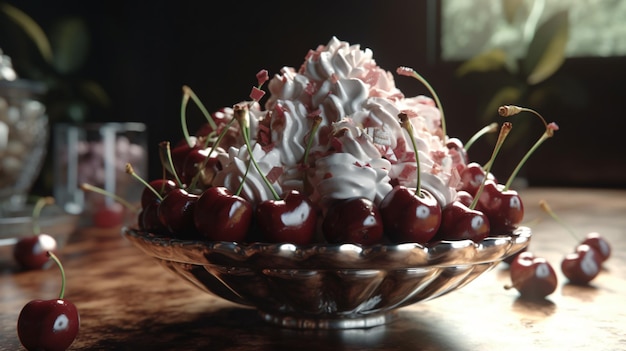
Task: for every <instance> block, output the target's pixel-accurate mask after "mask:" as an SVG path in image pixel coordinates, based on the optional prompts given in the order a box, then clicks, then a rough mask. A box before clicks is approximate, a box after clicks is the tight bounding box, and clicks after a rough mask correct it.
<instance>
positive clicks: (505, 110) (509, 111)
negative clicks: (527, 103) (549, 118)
mask: <svg viewBox="0 0 626 351" xmlns="http://www.w3.org/2000/svg"><path fill="white" fill-rule="evenodd" d="M520 112H530V113H532V114H534V115H535V116H537V117H538V118H539V119H540V120H541V122H542V123H543V125H544V126H545V128H546V130H545V132H544V133H543V134H542V135H541V137H540V138H539V139H538V140H537V141H536V142H535V144H534V145H533V146H532V147H531V148H530V150H528V152H526V154H525V155H524V157H522V159H521V160H520V162H519V163H518V164H517V166H516V167H515V169H514V170H513V172H512V173H511V175H510V176H509V179H508V180H507V181H506V183H505V185H504V189H503V190H505V191H506V190H508V189H509V188H510V187H511V184H512V183H513V180H515V177H517V174H518V173H519V171H520V170H521V169H522V167H523V166H524V164H525V163H526V161H528V158H529V157H530V155H532V154H533V153H534V152H535V150H537V148H539V146H540V145H541V144H543V142H544V141H546V140H547V139H548V138H551V137H552V136H553V135H554V131H556V130H558V129H559V128H558V126H557V125H556V124H555V123H549V124H548V123H547V122H546V120H545V119H544V118H543V116H541V115H540V114H539V113H538V112H537V111H535V110H533V109H530V108H526V107H519V106H514V105H505V106H500V107H499V108H498V113H499V114H500V116H502V117H510V116H514V115H517V114H518V113H520Z"/></svg>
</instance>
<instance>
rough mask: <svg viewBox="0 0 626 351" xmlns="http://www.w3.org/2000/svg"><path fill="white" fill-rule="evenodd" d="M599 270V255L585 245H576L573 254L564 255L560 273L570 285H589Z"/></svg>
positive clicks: (600, 260)
mask: <svg viewBox="0 0 626 351" xmlns="http://www.w3.org/2000/svg"><path fill="white" fill-rule="evenodd" d="M601 269H602V257H601V255H600V254H599V253H598V251H596V249H594V248H592V247H591V246H589V245H587V244H581V245H578V246H577V247H576V251H575V252H573V253H570V254H568V255H566V256H565V257H564V258H563V261H561V271H562V272H563V274H564V275H565V276H566V277H567V279H569V281H570V283H572V284H579V285H584V284H587V283H589V282H590V281H592V280H593V279H594V278H595V277H597V276H598V274H599V273H600V270H601Z"/></svg>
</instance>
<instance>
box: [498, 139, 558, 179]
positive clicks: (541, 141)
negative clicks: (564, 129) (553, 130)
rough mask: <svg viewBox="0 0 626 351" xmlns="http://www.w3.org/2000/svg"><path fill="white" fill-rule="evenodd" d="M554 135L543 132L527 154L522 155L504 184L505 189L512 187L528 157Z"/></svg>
mask: <svg viewBox="0 0 626 351" xmlns="http://www.w3.org/2000/svg"><path fill="white" fill-rule="evenodd" d="M551 136H552V135H548V133H543V135H541V137H540V138H539V140H537V141H536V142H535V145H533V146H532V147H531V148H530V149H529V150H528V152H526V154H525V155H524V157H522V159H521V160H520V162H519V163H518V164H517V166H515V169H514V170H513V172H512V173H511V175H510V176H509V179H507V181H506V184H505V185H504V190H508V189H509V188H510V187H511V184H512V183H513V180H515V177H517V174H518V173H519V171H520V170H521V169H522V166H524V164H525V163H526V161H527V160H528V158H530V155H532V154H533V152H535V150H537V148H539V146H540V145H541V144H542V143H543V142H544V141H546V140H547V139H548V138H550V137H551Z"/></svg>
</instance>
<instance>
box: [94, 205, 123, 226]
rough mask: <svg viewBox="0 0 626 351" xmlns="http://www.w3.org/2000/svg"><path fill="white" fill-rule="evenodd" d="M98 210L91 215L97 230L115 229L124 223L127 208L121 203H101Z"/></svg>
mask: <svg viewBox="0 0 626 351" xmlns="http://www.w3.org/2000/svg"><path fill="white" fill-rule="evenodd" d="M96 207H97V209H96V210H95V212H94V213H93V214H92V215H91V220H92V222H93V225H94V226H95V227H96V228H113V227H116V226H119V225H122V224H123V223H124V217H125V216H126V208H125V207H124V205H122V204H121V203H119V202H111V203H108V202H107V201H100V202H98V203H97V205H96Z"/></svg>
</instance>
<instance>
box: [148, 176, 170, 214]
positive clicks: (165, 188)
mask: <svg viewBox="0 0 626 351" xmlns="http://www.w3.org/2000/svg"><path fill="white" fill-rule="evenodd" d="M148 184H149V185H150V187H152V188H153V189H154V190H156V191H157V192H158V193H159V194H160V195H161V197H165V195H167V193H169V192H170V191H172V190H174V189H176V188H178V187H177V186H176V183H174V181H173V180H171V179H162V178H159V179H154V180H152V181H150V183H148ZM157 200H158V201H159V202H160V199H159V198H158V197H157V196H156V194H155V193H154V192H153V191H152V190H150V189H149V188H148V187H145V188H144V189H143V191H142V192H141V207H142V208H143V207H146V206H148V204H151V203H153V202H154V201H157Z"/></svg>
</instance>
